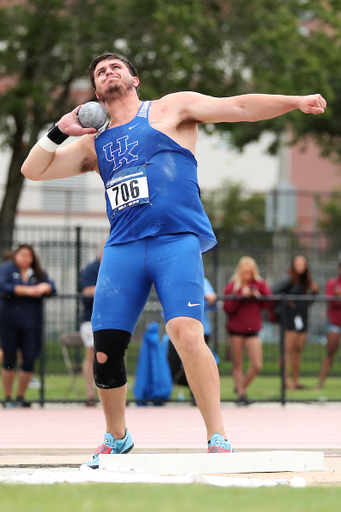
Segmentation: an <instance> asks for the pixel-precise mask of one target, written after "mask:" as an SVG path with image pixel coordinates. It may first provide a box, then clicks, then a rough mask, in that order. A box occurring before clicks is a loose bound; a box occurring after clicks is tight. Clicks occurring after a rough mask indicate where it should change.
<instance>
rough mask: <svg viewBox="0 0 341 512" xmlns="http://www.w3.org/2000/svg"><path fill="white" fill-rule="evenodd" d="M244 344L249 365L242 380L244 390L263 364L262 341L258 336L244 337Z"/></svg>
mask: <svg viewBox="0 0 341 512" xmlns="http://www.w3.org/2000/svg"><path fill="white" fill-rule="evenodd" d="M245 346H246V350H247V353H248V356H249V359H250V366H249V369H248V370H247V372H246V375H245V380H244V388H245V390H246V389H247V388H248V386H249V385H250V383H251V382H252V381H253V379H254V378H255V377H256V376H257V375H258V373H259V372H260V370H261V369H262V365H263V357H262V343H261V340H260V338H259V337H258V336H250V337H246V338H245Z"/></svg>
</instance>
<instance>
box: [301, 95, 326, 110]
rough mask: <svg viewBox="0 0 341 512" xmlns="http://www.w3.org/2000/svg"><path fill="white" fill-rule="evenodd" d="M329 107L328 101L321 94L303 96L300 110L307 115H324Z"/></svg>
mask: <svg viewBox="0 0 341 512" xmlns="http://www.w3.org/2000/svg"><path fill="white" fill-rule="evenodd" d="M326 106H327V102H326V100H325V99H324V98H323V97H322V96H321V94H310V95H309V96H301V99H300V104H299V108H300V110H302V112H304V113H305V114H323V112H324V111H325V108H326Z"/></svg>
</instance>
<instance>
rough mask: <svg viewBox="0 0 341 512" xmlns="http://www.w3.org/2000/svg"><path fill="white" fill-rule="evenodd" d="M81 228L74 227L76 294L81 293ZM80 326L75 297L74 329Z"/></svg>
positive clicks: (77, 304)
mask: <svg viewBox="0 0 341 512" xmlns="http://www.w3.org/2000/svg"><path fill="white" fill-rule="evenodd" d="M81 253H82V228H81V227H80V226H77V227H76V292H77V294H79V293H81V292H82V290H81V282H80V272H81V264H82V263H81V261H82V254H81ZM79 327H80V300H79V297H77V301H76V331H79Z"/></svg>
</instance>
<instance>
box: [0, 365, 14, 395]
mask: <svg viewBox="0 0 341 512" xmlns="http://www.w3.org/2000/svg"><path fill="white" fill-rule="evenodd" d="M14 377H15V370H6V368H1V378H2V385H3V387H4V393H5V398H11V397H12V389H13V382H14Z"/></svg>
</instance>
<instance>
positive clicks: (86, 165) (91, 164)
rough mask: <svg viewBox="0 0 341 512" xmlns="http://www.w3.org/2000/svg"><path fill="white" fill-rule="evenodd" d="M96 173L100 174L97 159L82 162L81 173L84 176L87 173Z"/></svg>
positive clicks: (86, 159)
mask: <svg viewBox="0 0 341 512" xmlns="http://www.w3.org/2000/svg"><path fill="white" fill-rule="evenodd" d="M91 171H96V172H98V165H97V159H96V158H91V157H86V158H84V159H83V160H82V162H81V165H80V172H81V173H82V174H83V173H85V172H91Z"/></svg>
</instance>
